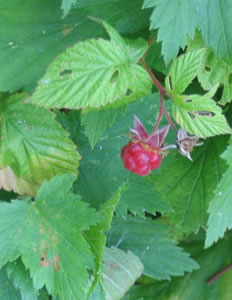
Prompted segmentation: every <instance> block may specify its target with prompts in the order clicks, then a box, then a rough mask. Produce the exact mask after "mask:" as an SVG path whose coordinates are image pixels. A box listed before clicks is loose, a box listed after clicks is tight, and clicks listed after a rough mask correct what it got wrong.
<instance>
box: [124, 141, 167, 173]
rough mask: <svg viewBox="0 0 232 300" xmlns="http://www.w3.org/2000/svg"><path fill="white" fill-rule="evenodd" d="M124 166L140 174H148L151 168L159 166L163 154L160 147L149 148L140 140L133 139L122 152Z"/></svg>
mask: <svg viewBox="0 0 232 300" xmlns="http://www.w3.org/2000/svg"><path fill="white" fill-rule="evenodd" d="M121 157H122V160H123V163H124V167H125V168H126V169H127V170H129V171H131V172H133V173H136V174H138V175H140V176H146V175H148V174H149V173H150V171H151V170H154V169H157V168H159V166H160V164H161V161H162V156H161V154H160V153H158V149H149V148H148V147H146V145H143V144H142V143H140V142H137V141H136V142H134V141H131V142H130V143H129V144H128V145H126V146H124V147H123V149H122V152H121Z"/></svg>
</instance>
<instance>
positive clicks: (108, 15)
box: [76, 0, 150, 37]
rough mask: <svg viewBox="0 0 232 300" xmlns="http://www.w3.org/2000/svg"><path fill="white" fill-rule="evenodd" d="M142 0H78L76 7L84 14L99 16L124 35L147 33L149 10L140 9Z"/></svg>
mask: <svg viewBox="0 0 232 300" xmlns="http://www.w3.org/2000/svg"><path fill="white" fill-rule="evenodd" d="M142 3H143V0H133V1H124V0H117V1H112V0H90V1H89V0H88V1H86V0H78V2H77V4H76V7H78V9H79V10H81V12H82V13H83V14H84V15H86V16H93V17H96V18H100V19H103V20H105V21H106V22H108V23H109V24H111V25H112V26H113V27H115V28H116V29H117V30H118V31H119V32H121V33H123V34H125V35H131V34H134V33H136V35H137V36H138V33H139V35H140V36H141V32H142V31H145V32H146V35H145V36H146V37H147V34H148V33H149V30H148V27H149V14H150V11H149V10H142V9H141V7H142Z"/></svg>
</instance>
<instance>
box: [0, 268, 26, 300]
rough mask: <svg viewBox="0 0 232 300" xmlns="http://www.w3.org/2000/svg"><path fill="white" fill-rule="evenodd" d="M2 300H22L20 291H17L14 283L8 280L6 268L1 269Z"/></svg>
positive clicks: (0, 287)
mask: <svg viewBox="0 0 232 300" xmlns="http://www.w3.org/2000/svg"><path fill="white" fill-rule="evenodd" d="M0 299H4V300H22V298H21V297H20V293H19V291H18V290H16V288H15V287H14V284H13V282H12V281H11V280H9V279H8V277H7V273H6V269H5V268H1V269H0Z"/></svg>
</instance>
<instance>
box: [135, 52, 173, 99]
mask: <svg viewBox="0 0 232 300" xmlns="http://www.w3.org/2000/svg"><path fill="white" fill-rule="evenodd" d="M141 62H142V64H143V65H144V67H145V69H146V71H147V72H148V74H149V75H150V77H151V79H152V81H153V83H154V85H155V86H156V87H157V89H158V90H159V92H160V93H162V94H163V95H167V96H168V97H170V98H171V95H170V94H169V93H168V92H167V90H166V89H165V88H164V87H163V86H162V85H161V84H160V82H159V80H158V79H157V78H156V76H155V74H154V73H153V72H152V70H151V69H150V68H149V67H148V65H147V64H146V62H145V57H144V56H143V57H142V58H141Z"/></svg>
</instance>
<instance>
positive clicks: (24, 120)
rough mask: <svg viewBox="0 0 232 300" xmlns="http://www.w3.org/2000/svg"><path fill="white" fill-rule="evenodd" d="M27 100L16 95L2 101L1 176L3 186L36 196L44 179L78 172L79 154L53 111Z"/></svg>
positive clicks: (0, 112)
mask: <svg viewBox="0 0 232 300" xmlns="http://www.w3.org/2000/svg"><path fill="white" fill-rule="evenodd" d="M24 99H25V95H24V94H16V95H13V96H11V97H9V98H7V99H5V100H4V101H2V102H1V111H0V120H1V130H0V137H1V146H0V166H1V168H3V170H1V172H0V177H1V178H3V179H4V180H5V181H2V182H1V183H3V187H4V188H6V189H7V185H8V187H9V188H10V187H11V188H12V189H14V191H15V192H17V193H20V194H21V193H22V194H23V193H27V194H30V195H33V194H34V193H35V191H36V190H37V189H38V187H39V185H40V184H41V183H42V182H43V181H44V180H46V179H49V178H51V177H52V176H55V175H56V174H62V173H77V167H78V165H79V159H80V155H79V154H78V152H77V151H76V147H75V145H74V143H73V142H72V141H71V140H70V139H69V138H68V132H66V131H65V130H64V129H63V128H61V126H60V125H59V124H58V123H57V122H56V121H55V120H54V118H55V115H54V113H52V112H50V111H47V110H44V109H42V108H39V107H35V106H33V105H30V104H29V105H28V104H23V100H24ZM15 149H17V151H16V150H15ZM12 176H13V178H12ZM4 182H5V184H4Z"/></svg>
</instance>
